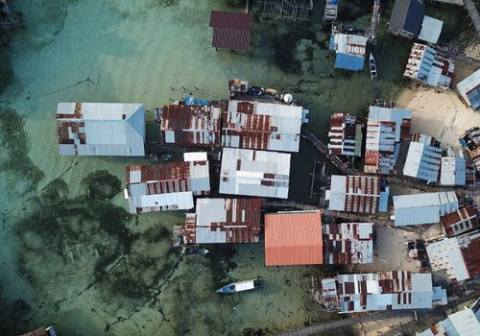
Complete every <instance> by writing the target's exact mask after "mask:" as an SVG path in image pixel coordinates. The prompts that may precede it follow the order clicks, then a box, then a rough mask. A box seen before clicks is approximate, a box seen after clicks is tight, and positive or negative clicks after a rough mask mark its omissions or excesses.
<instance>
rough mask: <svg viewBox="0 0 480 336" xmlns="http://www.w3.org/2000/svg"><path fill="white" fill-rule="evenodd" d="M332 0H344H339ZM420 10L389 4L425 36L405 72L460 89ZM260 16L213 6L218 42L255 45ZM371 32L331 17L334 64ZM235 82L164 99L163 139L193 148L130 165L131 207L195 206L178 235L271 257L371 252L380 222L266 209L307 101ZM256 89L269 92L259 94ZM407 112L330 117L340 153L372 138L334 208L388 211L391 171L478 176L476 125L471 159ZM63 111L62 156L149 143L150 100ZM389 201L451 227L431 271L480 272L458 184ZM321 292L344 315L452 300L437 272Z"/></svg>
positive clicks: (463, 89)
mask: <svg viewBox="0 0 480 336" xmlns="http://www.w3.org/2000/svg"><path fill="white" fill-rule="evenodd" d="M329 3H331V4H330V5H331V6H333V7H332V8H333V9H335V8H334V7H335V6H336V4H337V2H336V1H330V2H329ZM333 9H332V10H333ZM424 11H425V10H424V5H423V4H422V3H420V2H419V1H417V0H405V1H400V0H397V1H396V3H395V6H394V9H393V13H392V19H391V22H390V28H389V29H390V31H391V32H392V33H394V34H398V35H403V36H406V37H408V38H418V39H419V40H423V41H425V42H427V43H428V44H429V45H425V44H419V43H414V46H413V49H412V53H411V55H410V59H409V61H408V64H407V68H406V70H405V76H407V77H411V78H414V79H417V80H420V81H421V82H423V83H424V84H427V85H430V86H434V87H439V88H445V89H446V88H449V87H453V83H454V76H453V66H454V65H453V62H452V61H451V60H450V59H449V58H448V57H446V56H445V55H444V54H442V53H441V52H440V51H439V49H438V48H436V47H433V46H432V45H433V44H435V43H436V42H437V41H438V38H439V35H440V32H441V28H442V22H441V21H439V20H436V19H434V18H431V17H428V16H425V15H424ZM332 13H333V12H332ZM332 15H333V14H332ZM250 25H251V21H250V16H249V15H248V14H243V13H227V12H216V11H212V15H211V18H210V26H211V27H213V39H212V45H213V46H214V47H216V48H227V49H234V50H240V51H246V50H248V46H249V39H250ZM367 42H368V37H367V36H365V35H364V34H358V33H357V32H354V31H351V30H349V29H347V28H344V27H342V26H341V25H334V26H333V30H332V37H331V40H330V49H331V50H333V51H335V52H336V54H337V56H336V62H335V67H336V68H341V69H347V70H354V71H358V70H361V69H363V66H364V58H365V53H366V45H367ZM479 76H480V70H479V71H477V72H476V73H475V74H473V75H472V76H470V77H469V78H467V79H466V80H464V81H463V82H461V83H459V84H458V85H457V89H458V91H459V94H460V95H461V97H462V99H463V100H464V101H465V102H466V103H467V104H469V105H470V106H472V108H474V109H476V108H478V107H480V105H479V104H478V103H479V102H480V98H479V95H480V93H479V92H480V89H479V86H480V85H479V82H480V81H479ZM228 88H229V91H230V100H229V101H215V102H214V101H201V100H197V99H195V98H193V97H186V98H185V100H184V101H182V102H178V103H176V104H170V105H165V106H163V107H162V108H158V109H156V114H155V119H156V121H157V122H159V124H160V126H159V128H158V130H159V135H160V141H159V145H160V146H161V147H162V148H166V149H167V150H168V149H173V148H188V149H190V150H192V151H185V152H184V153H183V161H180V162H168V163H161V164H149V165H133V166H128V167H126V187H125V198H126V200H127V201H128V204H129V210H130V212H131V213H133V214H140V213H144V212H150V211H164V210H184V211H189V212H188V213H186V214H185V223H183V224H182V225H177V226H175V227H174V231H173V234H174V246H188V245H191V244H212V243H247V242H259V241H261V240H262V234H263V236H264V242H265V264H266V265H267V266H282V265H312V264H315V265H318V264H367V263H373V242H374V237H375V228H374V224H373V223H368V222H363V223H352V222H349V223H340V224H338V223H324V224H322V212H321V211H320V210H309V211H283V212H272V213H266V214H262V208H263V205H264V199H268V198H278V199H287V198H288V193H289V185H290V162H291V153H298V152H299V151H300V138H301V128H302V124H304V123H307V122H308V110H306V109H304V108H303V107H302V106H299V105H298V104H297V102H296V101H294V100H293V97H292V96H291V95H289V94H284V95H279V94H278V92H277V91H276V90H273V89H266V90H265V89H263V88H259V87H254V86H251V85H249V83H248V82H246V81H243V80H239V79H234V80H231V81H230V82H229V83H228ZM255 95H263V96H262V99H253V98H252V96H255ZM411 117H412V112H411V111H410V110H408V109H401V108H386V107H381V106H371V107H370V109H369V115H368V119H367V121H366V122H365V121H364V120H362V119H360V118H358V117H356V116H353V115H350V114H349V113H346V112H345V113H343V112H339V113H334V114H333V115H332V117H331V124H330V125H331V129H330V132H329V138H330V143H329V144H328V150H329V152H330V154H333V155H337V156H344V157H361V156H362V143H363V142H364V143H365V147H364V148H365V149H364V151H363V157H364V168H363V170H364V173H365V175H360V174H356V175H346V176H345V175H332V176H331V179H330V187H329V188H330V189H328V190H327V192H326V195H325V198H326V199H327V200H328V201H329V206H328V211H329V212H330V213H331V214H334V213H335V211H336V212H346V213H354V214H361V213H367V214H368V213H370V214H374V213H377V212H385V213H386V212H388V211H389V192H390V190H389V187H388V183H386V182H385V178H386V177H388V176H391V175H398V172H401V174H402V176H405V177H411V178H415V179H419V180H424V181H427V182H428V183H439V184H440V185H445V186H468V185H472V184H473V183H474V182H475V168H474V167H476V168H477V169H479V170H480V152H479V148H480V129H478V128H473V129H471V130H469V131H468V132H467V134H465V135H464V136H463V137H462V138H461V139H460V142H461V143H462V145H463V146H464V147H465V148H466V149H467V151H468V153H469V157H468V156H466V155H465V154H464V152H463V151H462V150H458V149H453V148H446V149H444V150H442V149H441V148H440V143H439V142H438V141H437V140H436V139H434V138H433V137H430V136H428V135H425V134H410V124H411ZM56 119H57V130H58V145H59V151H60V154H61V155H85V156H139V157H140V156H142V157H144V156H145V154H146V153H145V107H144V105H143V104H141V103H138V104H108V103H59V104H58V109H57V115H56ZM365 128H366V132H364V129H365ZM364 133H366V139H365V141H364V140H363V134H364ZM402 153H403V154H402ZM470 160H471V162H473V164H472V163H470ZM212 172H214V173H212ZM393 208H394V212H393V214H392V219H393V220H394V225H395V226H407V225H408V226H410V225H421V224H434V223H439V222H440V223H441V224H442V225H443V228H444V231H445V235H444V237H441V239H433V240H431V241H429V242H428V244H427V250H428V254H429V257H430V259H431V261H432V270H434V271H435V270H446V271H447V273H448V276H449V279H450V280H451V281H452V282H456V281H462V280H465V279H468V278H470V277H473V276H475V275H477V274H480V269H479V267H478V264H479V260H480V256H479V255H478V250H479V247H480V231H479V227H478V222H477V215H478V214H477V210H476V208H474V207H472V206H464V205H463V204H461V202H459V200H458V199H457V195H456V194H455V192H453V191H450V192H437V193H423V194H414V195H400V196H394V197H393ZM192 209H194V210H192ZM262 223H263V224H264V229H263V230H262ZM446 251H448V252H446ZM322 300H323V302H324V304H325V305H327V306H328V307H330V308H333V309H337V310H340V311H341V312H345V313H347V312H360V311H369V310H389V309H415V308H431V307H433V306H435V305H441V304H445V303H446V292H445V290H443V289H441V288H439V287H433V286H432V279H431V274H429V273H411V272H407V271H389V272H379V273H371V274H343V275H342V274H340V275H338V276H337V277H336V278H335V279H324V280H323V281H322Z"/></svg>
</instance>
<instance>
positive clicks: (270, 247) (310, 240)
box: [265, 210, 323, 266]
mask: <svg viewBox="0 0 480 336" xmlns="http://www.w3.org/2000/svg"><path fill="white" fill-rule="evenodd" d="M321 226H322V221H321V214H320V211H319V210H314V211H291V212H279V213H274V214H267V215H265V264H266V265H267V266H280V265H312V264H323V247H322V245H323V242H322V227H321Z"/></svg>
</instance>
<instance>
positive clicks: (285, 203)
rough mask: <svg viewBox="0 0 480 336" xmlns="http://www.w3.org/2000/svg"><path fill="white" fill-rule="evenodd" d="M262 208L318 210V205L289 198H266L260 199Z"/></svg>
mask: <svg viewBox="0 0 480 336" xmlns="http://www.w3.org/2000/svg"><path fill="white" fill-rule="evenodd" d="M262 208H267V209H271V208H275V209H301V210H319V207H318V206H314V205H310V204H304V203H299V202H295V201H290V200H267V199H262Z"/></svg>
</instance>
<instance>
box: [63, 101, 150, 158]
mask: <svg viewBox="0 0 480 336" xmlns="http://www.w3.org/2000/svg"><path fill="white" fill-rule="evenodd" d="M75 106H76V103H59V104H58V107H57V114H61V115H63V116H62V117H60V118H57V123H60V124H61V123H62V122H75V123H81V122H83V123H84V126H83V127H81V129H80V130H79V131H77V132H80V133H83V134H85V139H86V140H85V143H84V144H83V143H81V140H80V136H79V134H78V133H77V132H74V131H73V129H72V127H71V126H68V133H69V138H70V139H71V140H73V141H74V143H73V144H61V145H59V148H60V154H61V155H85V156H144V155H145V151H144V139H145V107H144V105H143V104H108V103H82V104H81V110H80V113H81V115H80V117H79V115H75V114H74V113H75ZM69 114H71V117H69V116H66V115H69Z"/></svg>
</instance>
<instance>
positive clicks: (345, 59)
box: [335, 53, 365, 71]
mask: <svg viewBox="0 0 480 336" xmlns="http://www.w3.org/2000/svg"><path fill="white" fill-rule="evenodd" d="M364 63H365V57H362V56H354V55H348V54H341V53H337V58H336V59H335V68H336V69H345V70H352V71H360V70H363V65H364Z"/></svg>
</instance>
